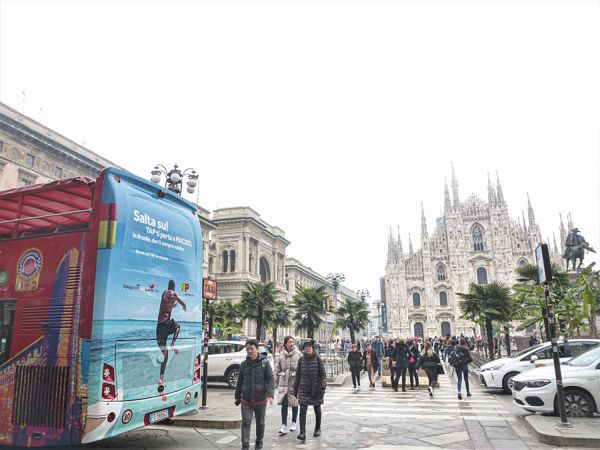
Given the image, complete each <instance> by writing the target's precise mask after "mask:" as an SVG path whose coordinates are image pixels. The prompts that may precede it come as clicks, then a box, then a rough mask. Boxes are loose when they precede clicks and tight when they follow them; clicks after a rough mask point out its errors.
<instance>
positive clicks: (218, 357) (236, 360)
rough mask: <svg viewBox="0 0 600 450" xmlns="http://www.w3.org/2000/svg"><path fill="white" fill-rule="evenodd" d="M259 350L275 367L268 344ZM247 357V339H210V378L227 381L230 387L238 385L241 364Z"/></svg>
mask: <svg viewBox="0 0 600 450" xmlns="http://www.w3.org/2000/svg"><path fill="white" fill-rule="evenodd" d="M258 352H259V354H261V355H264V356H267V358H268V359H269V362H270V363H271V368H273V356H272V355H271V352H270V351H269V349H268V348H267V346H266V345H262V344H261V345H260V346H259V347H258ZM245 359H246V341H210V342H209V343H208V370H207V372H208V379H209V380H210V381H225V382H226V383H227V384H228V385H229V387H230V388H235V386H236V385H237V379H238V375H239V373H240V364H241V363H242V361H244V360H245Z"/></svg>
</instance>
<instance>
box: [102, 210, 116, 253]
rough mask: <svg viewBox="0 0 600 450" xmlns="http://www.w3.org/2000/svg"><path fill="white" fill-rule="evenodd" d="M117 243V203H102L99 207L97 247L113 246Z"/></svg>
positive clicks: (109, 247)
mask: <svg viewBox="0 0 600 450" xmlns="http://www.w3.org/2000/svg"><path fill="white" fill-rule="evenodd" d="M116 243H117V204H116V203H103V204H102V205H101V207H100V222H99V230H98V248H108V249H111V248H115V246H116Z"/></svg>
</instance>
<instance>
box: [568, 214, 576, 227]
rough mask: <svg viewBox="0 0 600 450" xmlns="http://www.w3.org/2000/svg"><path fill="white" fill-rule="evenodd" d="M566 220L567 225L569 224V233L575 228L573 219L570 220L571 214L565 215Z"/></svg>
mask: <svg viewBox="0 0 600 450" xmlns="http://www.w3.org/2000/svg"><path fill="white" fill-rule="evenodd" d="M567 220H568V224H569V231H571V230H572V229H573V228H575V227H574V226H573V219H572V218H571V213H569V214H568V215H567Z"/></svg>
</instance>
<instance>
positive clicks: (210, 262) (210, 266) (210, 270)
mask: <svg viewBox="0 0 600 450" xmlns="http://www.w3.org/2000/svg"><path fill="white" fill-rule="evenodd" d="M214 268H215V260H214V258H213V257H212V256H211V257H210V258H208V273H213V271H214Z"/></svg>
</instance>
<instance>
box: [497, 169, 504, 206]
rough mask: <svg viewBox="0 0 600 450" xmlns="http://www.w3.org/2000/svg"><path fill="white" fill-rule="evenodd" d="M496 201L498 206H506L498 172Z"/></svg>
mask: <svg viewBox="0 0 600 450" xmlns="http://www.w3.org/2000/svg"><path fill="white" fill-rule="evenodd" d="M496 199H497V201H498V206H504V193H503V192H502V186H501V185H500V177H499V176H498V172H496Z"/></svg>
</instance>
